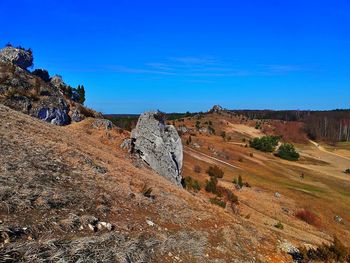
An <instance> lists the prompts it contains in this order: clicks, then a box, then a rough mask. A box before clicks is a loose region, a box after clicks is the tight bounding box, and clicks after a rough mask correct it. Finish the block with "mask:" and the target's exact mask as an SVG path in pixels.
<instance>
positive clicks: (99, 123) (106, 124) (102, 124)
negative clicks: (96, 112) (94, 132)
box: [92, 119, 113, 130]
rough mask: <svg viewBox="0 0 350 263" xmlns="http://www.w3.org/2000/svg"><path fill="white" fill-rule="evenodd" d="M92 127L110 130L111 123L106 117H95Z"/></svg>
mask: <svg viewBox="0 0 350 263" xmlns="http://www.w3.org/2000/svg"><path fill="white" fill-rule="evenodd" d="M92 127H93V128H95V129H100V128H104V129H105V130H110V129H112V127H113V123H112V122H111V121H109V120H106V119H96V120H95V121H94V122H93V123H92Z"/></svg>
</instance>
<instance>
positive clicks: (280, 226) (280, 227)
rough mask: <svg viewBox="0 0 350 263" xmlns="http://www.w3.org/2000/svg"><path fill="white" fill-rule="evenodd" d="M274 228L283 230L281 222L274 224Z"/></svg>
mask: <svg viewBox="0 0 350 263" xmlns="http://www.w3.org/2000/svg"><path fill="white" fill-rule="evenodd" d="M274 227H276V228H278V229H283V228H284V227H283V225H282V223H281V221H278V223H277V224H275V225H274Z"/></svg>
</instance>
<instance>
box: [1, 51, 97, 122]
mask: <svg viewBox="0 0 350 263" xmlns="http://www.w3.org/2000/svg"><path fill="white" fill-rule="evenodd" d="M32 63H33V55H32V52H31V51H30V50H26V49H24V48H14V47H11V46H7V47H5V48H3V49H1V50H0V103H2V104H4V105H6V106H8V107H10V108H12V109H15V110H17V111H21V112H23V113H26V114H29V115H31V116H34V117H37V118H39V119H42V120H44V121H46V122H50V123H52V124H55V125H60V126H62V125H68V124H70V123H71V121H74V122H79V121H82V120H83V119H84V118H85V117H97V118H99V117H101V115H100V114H98V113H97V112H95V111H92V110H89V109H87V108H85V107H84V106H83V105H81V104H80V103H78V102H76V101H73V99H72V97H71V96H69V95H68V94H69V92H68V91H69V90H70V91H71V89H72V88H71V87H70V86H69V85H67V84H65V83H64V82H63V80H62V77H61V76H58V75H56V76H54V77H52V78H50V76H49V73H48V72H47V71H46V70H45V69H36V70H34V71H33V72H30V71H28V70H26V68H27V67H29V66H31V65H32Z"/></svg>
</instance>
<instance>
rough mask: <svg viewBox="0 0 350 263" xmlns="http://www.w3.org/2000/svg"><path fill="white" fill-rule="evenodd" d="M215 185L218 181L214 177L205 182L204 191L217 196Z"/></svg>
mask: <svg viewBox="0 0 350 263" xmlns="http://www.w3.org/2000/svg"><path fill="white" fill-rule="evenodd" d="M217 184H218V179H217V178H216V177H215V176H212V177H210V180H209V181H208V180H207V181H206V184H205V191H207V192H210V193H213V194H218V189H217Z"/></svg>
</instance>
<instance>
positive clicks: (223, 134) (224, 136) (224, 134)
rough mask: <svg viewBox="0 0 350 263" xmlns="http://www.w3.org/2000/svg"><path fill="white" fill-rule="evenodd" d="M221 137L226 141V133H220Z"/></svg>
mask: <svg viewBox="0 0 350 263" xmlns="http://www.w3.org/2000/svg"><path fill="white" fill-rule="evenodd" d="M220 136H221V137H222V138H223V139H224V140H225V139H226V132H225V131H222V132H221V133H220Z"/></svg>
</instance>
